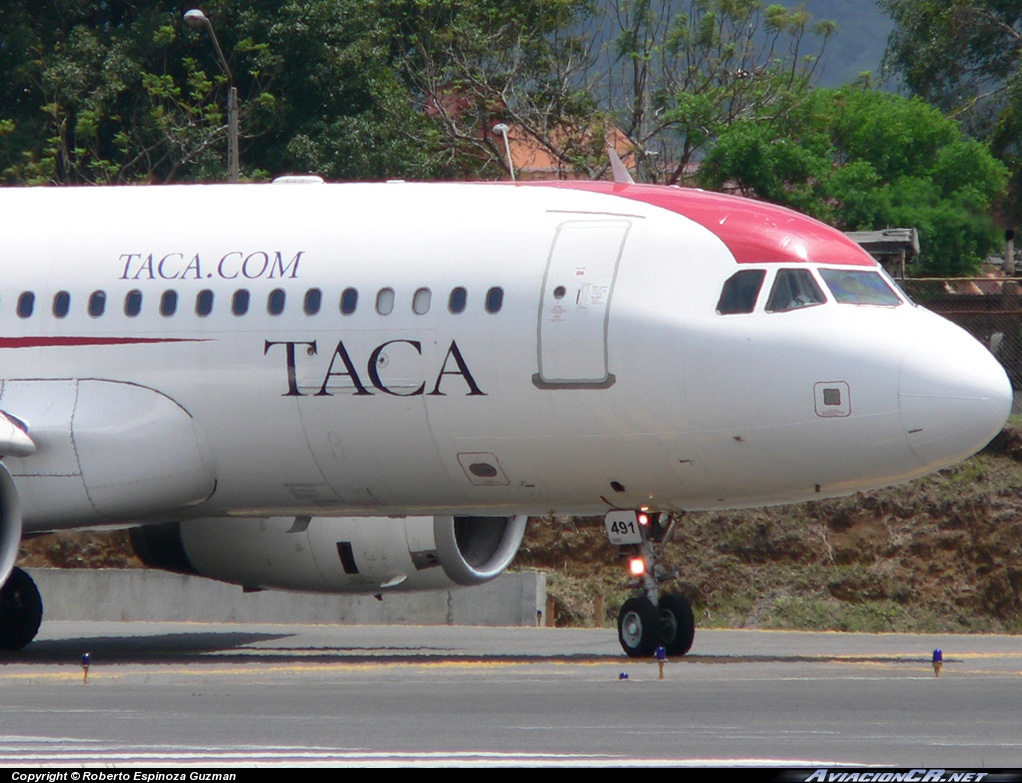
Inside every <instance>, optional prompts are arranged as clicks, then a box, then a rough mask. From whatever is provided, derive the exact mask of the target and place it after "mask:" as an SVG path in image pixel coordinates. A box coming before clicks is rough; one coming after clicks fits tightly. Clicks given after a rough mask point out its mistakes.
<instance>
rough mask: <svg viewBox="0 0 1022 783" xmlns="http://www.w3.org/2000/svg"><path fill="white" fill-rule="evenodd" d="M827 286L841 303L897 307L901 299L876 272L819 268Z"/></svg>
mask: <svg viewBox="0 0 1022 783" xmlns="http://www.w3.org/2000/svg"><path fill="white" fill-rule="evenodd" d="M820 275H821V276H822V277H823V282H825V283H826V284H827V288H829V289H830V292H831V293H832V294H833V295H834V299H836V300H837V301H838V302H840V303H841V304H856V305H879V306H881V307H897V306H898V305H900V304H901V299H900V298H899V297H898V295H897V294H896V293H895V292H894V291H893V290H892V289H891V287H890V286H889V285H888V284H887V281H885V280H884V279H883V278H882V277H881V276H880V275H879V274H878V273H876V272H866V271H862V270H854V269H852V270H850V269H821V270H820Z"/></svg>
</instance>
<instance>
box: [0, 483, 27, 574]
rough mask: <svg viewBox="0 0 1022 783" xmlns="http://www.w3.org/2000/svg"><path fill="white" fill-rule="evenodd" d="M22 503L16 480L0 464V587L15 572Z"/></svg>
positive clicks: (19, 539) (19, 542) (19, 543)
mask: <svg viewBox="0 0 1022 783" xmlns="http://www.w3.org/2000/svg"><path fill="white" fill-rule="evenodd" d="M21 527H22V525H21V501H20V500H19V499H18V490H17V488H15V486H14V479H13V478H11V474H10V473H9V472H8V470H7V467H6V466H5V465H2V464H0V586H2V585H3V584H4V583H5V582H7V578H8V577H9V576H10V575H11V571H13V570H14V561H15V560H17V559H18V547H19V546H20V545H21Z"/></svg>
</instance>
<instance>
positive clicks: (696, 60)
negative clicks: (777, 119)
mask: <svg viewBox="0 0 1022 783" xmlns="http://www.w3.org/2000/svg"><path fill="white" fill-rule="evenodd" d="M611 8H612V9H613V11H612V17H611V18H612V24H613V26H614V29H615V32H614V37H613V41H612V48H611V55H612V56H611V58H610V62H609V64H608V65H609V67H608V69H607V73H608V75H609V79H608V82H609V84H610V85H611V90H610V93H609V96H608V97H609V102H610V106H611V110H610V111H611V115H612V116H613V117H614V118H615V121H616V122H617V123H618V124H619V125H620V127H621V128H622V130H623V131H624V132H625V134H626V135H627V136H628V137H629V138H630V139H631V140H632V141H633V142H634V143H635V144H636V145H637V147H638V149H639V152H640V154H641V155H642V160H643V162H644V164H645V169H646V171H645V172H644V173H645V176H646V179H648V180H651V181H659V182H667V183H670V184H673V183H676V182H678V181H679V180H681V179H682V178H683V177H684V175H685V171H686V168H687V167H688V166H689V164H690V163H691V162H692V161H694V160H697V159H698V157H699V156H701V155H702V154H703V153H705V152H706V150H707V149H709V148H710V147H711V146H712V145H713V144H714V142H715V141H716V139H717V138H718V136H719V135H720V134H721V132H723V131H724V130H725V129H726V128H728V127H729V126H731V125H732V124H733V123H735V122H738V121H740V120H742V119H745V118H750V117H760V118H762V117H772V116H783V115H784V114H785V113H786V112H788V111H790V110H791V109H792V107H793V105H794V104H797V102H798V101H799V100H801V98H802V96H803V95H804V94H805V92H806V90H807V88H808V87H809V86H810V85H811V84H812V82H813V80H814V78H815V75H816V69H817V67H818V66H819V64H820V61H821V57H822V55H823V51H824V48H825V47H826V43H827V40H828V38H829V37H830V35H831V34H832V33H833V32H834V29H835V28H834V25H833V23H832V22H827V21H818V22H813V20H812V18H811V17H810V15H809V14H808V13H807V12H806V10H805V8H803V7H799V8H788V7H786V6H783V5H780V4H769V5H767V4H764V3H762V2H760V0H687V2H678V1H677V0H613V2H612V3H611Z"/></svg>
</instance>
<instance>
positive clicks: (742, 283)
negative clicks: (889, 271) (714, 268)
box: [717, 267, 903, 315]
mask: <svg viewBox="0 0 1022 783" xmlns="http://www.w3.org/2000/svg"><path fill="white" fill-rule="evenodd" d="M818 272H819V275H820V277H822V278H823V282H824V283H825V284H826V286H827V288H828V289H829V290H830V293H831V296H832V298H833V299H834V301H836V302H837V303H838V304H855V305H874V306H880V307H897V306H898V305H900V304H902V303H903V302H902V299H901V298H900V297H899V296H898V294H896V293H895V292H894V289H893V288H891V286H890V285H888V283H887V281H885V280H884V278H883V277H882V276H881V275H880V274H879V273H878V272H869V271H864V270H858V269H826V268H823V267H821V268H820V269H819V270H818ZM765 279H766V270H765V269H743V270H741V271H740V272H735V274H733V275H732V276H731V277H729V278H728V279H727V282H725V283H724V288H723V290H722V291H721V293H720V299H719V300H718V302H717V312H718V313H720V314H721V315H735V314H740V313H751V312H752V311H753V310H755V309H756V301H757V300H758V299H759V292H760V289H761V288H762V287H763V282H764V280H765ZM826 302H827V297H826V296H824V294H823V291H822V290H821V289H820V286H819V284H818V283H817V281H816V278H815V277H814V276H813V273H812V272H811V271H810V270H808V269H778V270H777V274H776V275H775V276H774V283H773V286H771V288H770V296H769V297H768V298H767V302H766V307H765V309H766V311H767V312H768V313H785V312H788V311H790V310H797V309H800V308H803V307H811V306H813V305H820V304H825V303H826Z"/></svg>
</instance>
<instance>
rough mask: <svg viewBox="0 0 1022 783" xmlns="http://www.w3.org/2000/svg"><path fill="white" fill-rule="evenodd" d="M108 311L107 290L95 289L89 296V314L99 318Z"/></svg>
mask: <svg viewBox="0 0 1022 783" xmlns="http://www.w3.org/2000/svg"><path fill="white" fill-rule="evenodd" d="M105 311H106V292H105V291H93V292H92V295H91V296H90V297H89V315H91V316H92V317H93V318H99V317H100V316H101V315H103V313H104V312H105Z"/></svg>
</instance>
